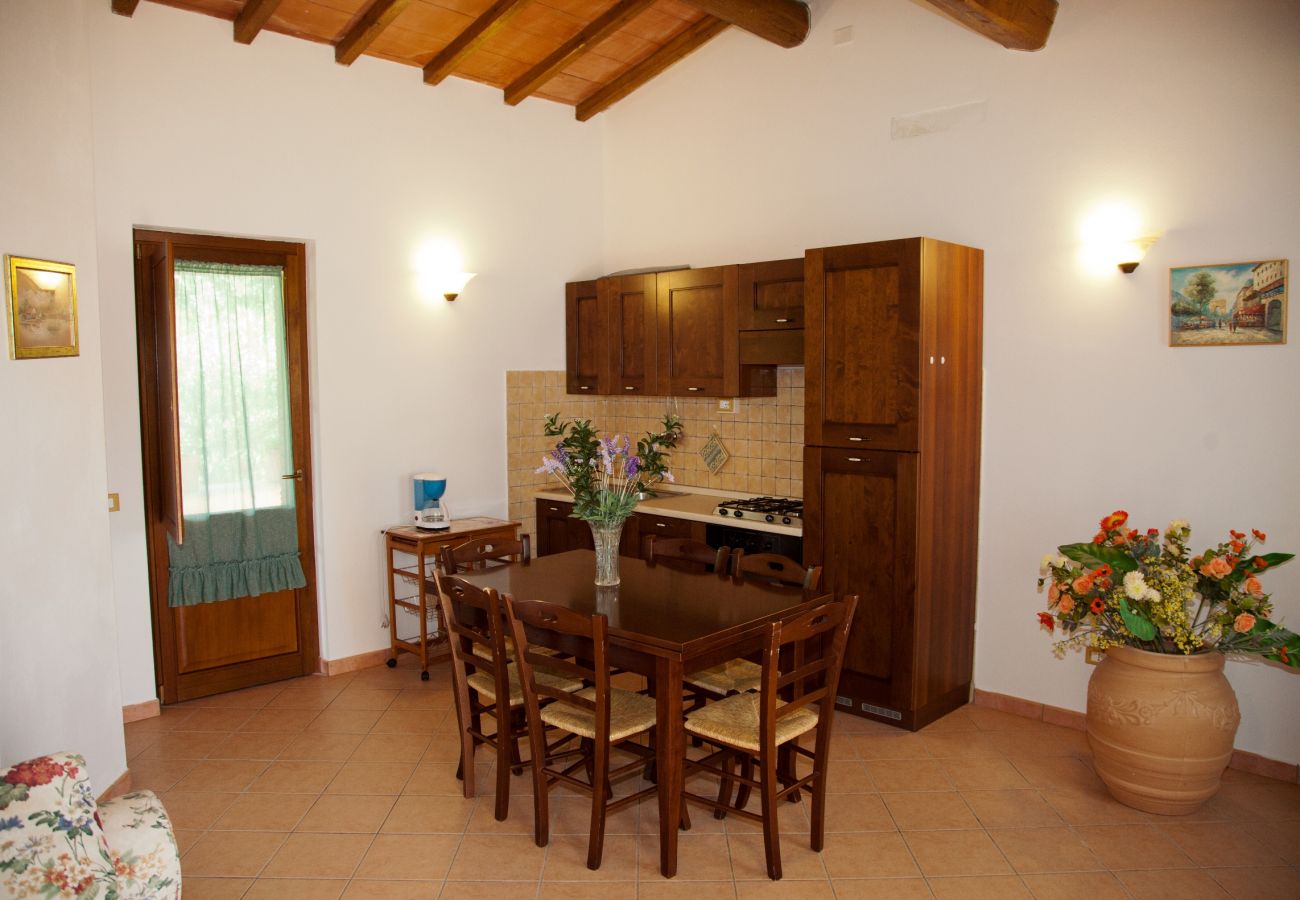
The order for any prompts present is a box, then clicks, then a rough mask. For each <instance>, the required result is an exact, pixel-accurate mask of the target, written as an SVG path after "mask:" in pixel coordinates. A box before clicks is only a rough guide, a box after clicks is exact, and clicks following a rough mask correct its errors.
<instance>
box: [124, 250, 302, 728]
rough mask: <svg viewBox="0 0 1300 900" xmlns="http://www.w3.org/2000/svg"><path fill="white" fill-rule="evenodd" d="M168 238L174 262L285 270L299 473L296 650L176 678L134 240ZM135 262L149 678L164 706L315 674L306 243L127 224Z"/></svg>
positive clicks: (148, 315) (145, 308) (147, 295)
mask: <svg viewBox="0 0 1300 900" xmlns="http://www.w3.org/2000/svg"><path fill="white" fill-rule="evenodd" d="M163 243H170V244H171V246H172V249H173V252H174V255H175V258H177V259H203V260H208V261H214V262H242V263H251V262H265V263H266V264H270V265H282V266H283V267H284V325H285V328H284V334H285V358H286V365H287V368H288V375H289V410H290V417H291V422H292V430H293V443H294V447H293V457H294V468H295V469H296V470H301V471H302V479H301V481H300V482H299V483H298V489H297V496H296V501H295V506H296V512H297V519H298V535H299V547H300V551H301V554H302V557H301V560H302V569H303V573H304V574H305V575H306V579H307V584H306V586H305V587H302V588H298V589H296V590H295V591H294V595H295V603H296V607H297V621H298V648H299V649H298V651H297V652H296V653H293V654H281V655H280V656H273V657H266V658H263V659H260V660H250V661H246V662H239V663H231V664H229V665H224V666H217V667H214V668H212V669H207V670H204V671H201V672H194V673H188V674H186V675H184V676H180V675H179V673H178V671H177V660H176V640H175V637H176V636H175V632H174V627H173V626H174V622H173V617H172V612H171V607H170V606H169V605H168V603H167V579H168V551H167V530H166V528H165V526H164V524H163V521H162V519H161V516H160V510H161V507H162V485H161V481H162V476H161V465H162V463H163V460H162V459H161V458H160V457H161V453H160V449H159V426H160V422H159V417H158V405H157V396H158V387H159V385H158V361H157V353H158V335H157V328H156V322H155V317H154V310H153V303H152V297H151V294H152V291H151V290H150V289H149V288H150V287H151V283H150V282H149V281H148V279H149V278H151V277H152V275H151V273H149V271H148V266H147V265H146V264H145V263H146V262H147V259H145V260H142V256H144V257H146V258H147V254H142V253H141V252H140V247H141V245H142V244H163ZM132 254H133V257H134V268H135V304H136V307H135V313H136V359H137V367H138V379H139V388H140V439H141V448H140V449H141V465H142V469H143V475H144V509H145V546H146V552H147V556H148V565H149V596H150V603H149V609H150V619H151V620H152V626H153V629H152V630H153V647H154V675H155V681H156V684H157V687H158V696H159V698H160V699H161V701H162V702H163V703H177V702H180V701H182V700H188V699H193V698H195V697H202V696H207V695H209V694H214V693H219V692H221V691H227V690H233V689H236V688H239V687H243V686H247V685H252V684H261V683H266V682H270V681H277V680H280V679H284V678H292V677H295V676H299V675H308V674H313V673H315V672H317V671H318V669H319V666H320V628H319V622H318V617H319V610H318V605H317V604H318V598H317V590H316V535H315V530H314V526H315V515H314V509H313V497H314V494H315V490H314V480H313V472H312V464H311V463H312V443H311V437H312V431H311V402H310V400H311V396H310V384H309V377H310V369H309V367H308V359H309V356H308V323H307V247H306V245H305V244H302V243H296V242H291V241H263V240H255V239H252V238H236V237H224V236H216V235H206V234H192V233H185V232H171V231H162V230H157V229H149V228H136V229H133V234H132Z"/></svg>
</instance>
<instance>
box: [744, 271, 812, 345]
mask: <svg viewBox="0 0 1300 900" xmlns="http://www.w3.org/2000/svg"><path fill="white" fill-rule="evenodd" d="M736 285H737V293H738V295H739V324H740V328H741V330H742V331H745V330H753V329H773V328H775V329H790V328H803V257H802V256H801V257H799V258H798V259H777V260H772V261H771V262H759V263H748V264H747V265H743V266H739V267H738V268H737V271H736Z"/></svg>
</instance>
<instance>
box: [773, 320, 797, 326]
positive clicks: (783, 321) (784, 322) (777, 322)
mask: <svg viewBox="0 0 1300 900" xmlns="http://www.w3.org/2000/svg"><path fill="white" fill-rule="evenodd" d="M793 321H794V319H777V320H776V324H778V325H785V324H787V323H789V322H793Z"/></svg>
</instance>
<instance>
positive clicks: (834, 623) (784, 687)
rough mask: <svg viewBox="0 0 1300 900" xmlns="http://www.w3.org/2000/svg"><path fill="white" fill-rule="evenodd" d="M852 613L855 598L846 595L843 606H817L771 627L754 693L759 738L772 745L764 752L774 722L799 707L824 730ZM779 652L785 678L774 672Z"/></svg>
mask: <svg viewBox="0 0 1300 900" xmlns="http://www.w3.org/2000/svg"><path fill="white" fill-rule="evenodd" d="M857 608H858V598H857V596H856V595H853V594H850V595H848V596H846V597H845V598H844V599H843V600H831V601H829V602H827V603H820V604H818V605H817V606H814V607H813V608H811V609H809V610H807V611H806V612H802V613H800V614H799V615H797V616H795V617H794V618H793V619H790V620H789V621H787V622H773V623H772V625H771V627H770V629H769V631H768V633H767V638H766V641H765V646H764V648H763V658H762V666H763V674H762V681H761V686H760V687H759V696H760V707H759V736H760V739H761V740H763V741H769V740H770V741H772V742H773V744H769V746H772V745H774V743H775V735H776V723H777V721H778V720H779V719H782V718H784V717H786V716H788V715H790V714H791V713H793V712H794V711H795V710H798V709H802V708H803V707H805V706H810V705H814V704H815V705H816V707H817V713H818V717H819V718H818V722H819V725H829V723H830V717H831V715H832V714H833V712H834V708H835V691H836V687H837V686H838V684H839V680H840V667H841V665H843V663H844V647H845V645H846V644H847V643H848V639H849V627H850V626H851V625H852V624H853V614H854V612H855V611H856V610H857ZM826 636H830V637H831V641H830V646H829V647H826V646H825V640H824V637H826ZM787 648H788V650H787ZM782 651H785V655H786V657H787V662H786V669H787V670H788V671H785V672H782V671H781V670H780V662H781V657H782V655H783V653H782ZM809 660H811V662H810V661H809ZM778 697H780V698H781V699H783V700H785V701H786V702H785V703H784V705H781V706H778V705H777V699H778ZM822 731H825V733H827V734H829V728H826V729H821V728H820V727H819V732H822ZM821 739H822V735H821V733H819V735H818V740H819V741H820V740H821Z"/></svg>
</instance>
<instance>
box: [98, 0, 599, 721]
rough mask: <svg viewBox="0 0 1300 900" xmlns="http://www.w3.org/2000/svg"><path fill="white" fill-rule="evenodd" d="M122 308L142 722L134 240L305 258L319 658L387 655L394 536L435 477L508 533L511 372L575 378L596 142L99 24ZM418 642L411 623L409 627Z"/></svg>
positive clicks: (170, 31) (370, 83)
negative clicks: (216, 239) (568, 296)
mask: <svg viewBox="0 0 1300 900" xmlns="http://www.w3.org/2000/svg"><path fill="white" fill-rule="evenodd" d="M86 21H87V23H88V27H89V32H90V35H91V39H92V44H93V48H92V54H91V69H92V71H93V73H94V77H95V82H94V106H95V163H96V171H97V178H98V183H99V186H100V191H99V195H98V198H97V200H98V202H97V217H96V224H97V227H98V236H99V242H100V248H101V267H102V270H101V279H100V282H101V285H102V290H103V298H104V299H103V305H104V310H105V328H104V384H105V388H104V390H105V395H106V397H107V411H108V430H107V443H108V471H109V480H110V483H111V484H112V485H113V489H114V490H117V491H120V492H121V494H122V504H123V514H122V515H121V516H115V517H114V523H113V524H114V530H113V552H114V558H115V561H116V566H115V569H116V588H117V597H118V604H119V609H120V618H121V627H120V634H119V643H120V645H121V653H122V659H123V666H124V673H123V684H124V693H125V696H126V700H127V702H136V701H140V700H144V699H148V698H151V697H153V696H154V676H153V663H152V649H151V637H150V625H149V613H148V573H147V571H146V565H145V544H144V520H143V513H142V511H141V505H142V502H143V496H142V483H141V475H140V438H139V415H138V409H137V403H138V401H137V393H136V358H135V321H134V312H133V306H132V303H133V299H132V298H133V294H132V270H131V228H132V226H135V225H140V226H153V227H161V228H173V229H182V230H194V231H206V232H214V233H221V234H234V235H245V236H266V237H276V238H286V239H295V240H304V241H308V242H309V243H310V251H309V255H310V273H309V294H310V313H309V317H310V320H311V330H312V341H311V353H312V376H313V377H312V385H311V387H312V394H313V397H312V416H313V431H314V439H315V446H314V455H315V476H316V523H317V535H316V538H317V559H318V569H319V571H318V575H319V578H318V588H319V590H320V594H321V604H322V607H323V614H322V620H321V633H322V648H321V649H322V655H323V656H324V657H326V658H329V659H336V658H340V657H345V656H350V655H353V654H357V653H362V652H365V651H368V650H373V649H376V648H379V647H384V646H387V643H388V635H387V632H386V631H384V630H382V629H381V628H380V615H381V609H382V608H383V605H384V604H383V602H382V598H384V597H385V596H386V593H385V591H386V588H385V586H384V585H385V582H384V581H383V576H382V574H381V561H382V559H381V550H382V544H381V542H380V530H381V529H382V528H383V527H384V526H386V525H389V524H394V523H397V522H399V521H402V520H403V519H404V518H405V516H406V515H407V514H408V508H407V507H408V506H409V504H410V482H409V475H410V474H411V473H412V472H417V471H422V470H429V469H438V470H440V471H442V472H444V473H445V474H446V475H447V476H448V478H449V483H448V500H449V502H450V504H451V507H452V509H453V510H454V511H455V513H456V514H457V515H465V514H472V513H488V514H497V515H504V514H505V512H506V459H505V375H504V373H505V370H506V369H507V368H513V369H518V368H526V369H547V368H550V369H554V368H561V367H562V366H563V353H564V322H563V315H562V313H561V311H560V310H561V306H560V298H561V296H562V294H561V286H562V285H563V283H564V282H565V281H566V280H570V279H573V278H578V277H591V276H594V275H595V274H597V268H596V267H597V265H598V263H599V257H600V243H599V234H600V203H599V192H600V189H601V180H600V166H601V159H600V142H599V130H600V125H599V124H598V123H593V124H590V125H583V124H580V123H577V122H576V121H574V119H573V111H572V109H570V108H568V107H562V106H559V105H556V104H552V103H547V102H543V101H529V102H527V103H525V104H523V105H521V106H520V107H518V108H510V107H507V106H506V105H505V104H504V103H503V102H502V100H501V95H500V92H499V91H495V90H492V89H489V88H487V87H483V86H481V85H476V84H471V83H469V82H466V81H463V80H460V79H450V80H448V81H447V82H445V83H443V84H442V85H440V86H438V87H436V88H433V87H428V86H426V85H424V84H423V83H422V81H421V78H420V72H419V70H418V69H414V68H411V67H407V66H398V65H394V64H390V63H384V62H379V61H376V60H373V59H365V58H363V59H361V60H359V61H358V62H357V63H356V64H355V65H353V66H352V67H350V68H344V67H342V66H339V65H337V64H335V62H334V56H333V51H332V49H331V48H330V47H327V46H322V45H319V44H313V43H308V42H305V41H300V40H296V39H292V38H287V37H282V36H280V35H276V34H271V33H263V34H261V35H259V36H258V38H257V40H256V41H255V42H254V43H253V44H252V45H251V46H241V45H239V44H236V43H234V41H232V40H231V37H230V23H229V22H225V21H221V20H218V19H212V18H208V17H206V16H199V15H194V14H192V13H184V12H179V11H176V10H173V9H169V8H167V7H163V6H159V5H157V4H154V3H142V4H141V5H140V7H139V8H138V9H137V11H136V13H135V16H134V18H132V19H125V18H122V17H119V16H114V15H112V14H110V12H109V4H108V3H102V2H93V3H90V4H88V6H87V8H86ZM435 236H442V237H447V238H451V239H453V240H455V241H456V242H457V243H458V244H459V245H460V247H461V250H462V252H463V254H464V260H465V265H466V267H467V268H468V269H469V270H471V271H474V272H478V273H480V274H479V276H478V278H477V279H476V280H474V281H473V282H471V283H470V285H469V287H468V288H467V289H466V290H465V293H464V294H463V295H462V297H461V298H460V299H459V300H457V301H456V302H455V303H454V304H451V303H447V302H446V301H445V300H443V299H442V298H441V297H437V298H435V299H433V300H431V301H429V300H423V299H421V298H420V297H418V296H417V292H416V290H415V274H414V271H413V269H412V256H413V254H414V252H415V250H416V248H417V246H418V245H419V244H420V243H421V242H422V241H424V240H425V239H427V238H430V237H435ZM407 624H410V623H407Z"/></svg>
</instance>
